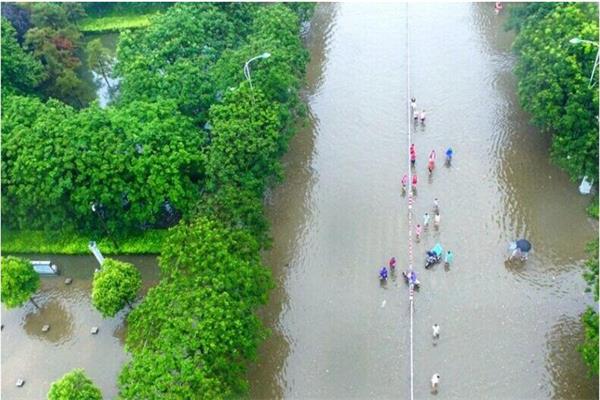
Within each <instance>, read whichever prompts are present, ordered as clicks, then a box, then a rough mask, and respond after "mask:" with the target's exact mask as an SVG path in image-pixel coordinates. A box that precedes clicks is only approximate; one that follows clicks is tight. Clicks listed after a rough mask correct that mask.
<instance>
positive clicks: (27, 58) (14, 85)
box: [0, 18, 44, 95]
mask: <svg viewBox="0 0 600 400" xmlns="http://www.w3.org/2000/svg"><path fill="white" fill-rule="evenodd" d="M0 27H1V28H2V94H3V95H6V94H8V92H16V93H31V92H32V91H33V89H34V88H35V87H36V86H37V85H38V84H39V83H40V82H41V81H42V79H43V77H44V76H43V68H42V64H41V63H40V62H39V61H38V60H36V59H34V58H33V57H32V56H31V54H29V53H27V52H25V50H23V48H22V47H21V45H20V44H19V43H18V42H17V37H16V32H15V29H14V28H13V27H12V25H11V24H10V23H9V22H8V21H7V20H5V19H4V18H3V19H2V23H1V24H0Z"/></svg>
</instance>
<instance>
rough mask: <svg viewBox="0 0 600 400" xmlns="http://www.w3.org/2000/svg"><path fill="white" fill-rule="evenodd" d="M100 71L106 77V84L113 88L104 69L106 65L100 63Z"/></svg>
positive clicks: (110, 88)
mask: <svg viewBox="0 0 600 400" xmlns="http://www.w3.org/2000/svg"><path fill="white" fill-rule="evenodd" d="M100 73H101V74H102V77H103V78H104V81H105V82H106V86H108V89H109V90H112V86H110V82H109V81H108V76H106V71H104V66H102V64H101V65H100Z"/></svg>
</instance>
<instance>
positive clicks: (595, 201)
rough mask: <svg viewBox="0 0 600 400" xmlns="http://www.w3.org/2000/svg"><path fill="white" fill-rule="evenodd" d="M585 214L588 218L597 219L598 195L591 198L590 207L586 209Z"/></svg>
mask: <svg viewBox="0 0 600 400" xmlns="http://www.w3.org/2000/svg"><path fill="white" fill-rule="evenodd" d="M586 210H587V213H588V215H589V216H590V217H592V218H596V219H598V211H599V210H598V195H596V196H594V197H593V198H592V201H591V202H590V205H589V206H587V208H586Z"/></svg>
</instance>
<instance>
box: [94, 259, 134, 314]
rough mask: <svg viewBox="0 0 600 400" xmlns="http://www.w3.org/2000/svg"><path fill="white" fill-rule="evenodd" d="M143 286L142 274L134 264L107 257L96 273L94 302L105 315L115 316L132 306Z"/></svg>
mask: <svg viewBox="0 0 600 400" xmlns="http://www.w3.org/2000/svg"><path fill="white" fill-rule="evenodd" d="M141 286H142V276H141V275H140V272H139V271H138V270H137V268H136V267H135V266H134V265H133V264H129V263H126V262H122V261H117V260H112V259H110V258H107V259H105V260H104V262H103V263H102V268H101V269H100V271H98V272H96V273H95V274H94V281H93V283H92V304H93V305H94V307H96V309H97V310H98V311H100V313H101V314H102V316H103V317H114V316H115V314H116V313H118V312H119V311H120V310H121V309H122V308H123V307H125V305H129V306H131V302H133V301H134V300H135V297H136V296H137V293H138V291H139V290H140V287H141Z"/></svg>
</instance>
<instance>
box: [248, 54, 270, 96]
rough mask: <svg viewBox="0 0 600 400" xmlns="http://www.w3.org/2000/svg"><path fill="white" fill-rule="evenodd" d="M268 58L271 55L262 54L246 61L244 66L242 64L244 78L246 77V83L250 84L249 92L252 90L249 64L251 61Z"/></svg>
mask: <svg viewBox="0 0 600 400" xmlns="http://www.w3.org/2000/svg"><path fill="white" fill-rule="evenodd" d="M269 57H271V53H262V54H261V55H259V56H256V57H253V58H251V59H249V60H248V61H246V64H244V76H245V77H246V79H248V83H250V90H254V89H253V88H252V79H250V63H251V62H252V61H254V60H258V59H260V58H269Z"/></svg>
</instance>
